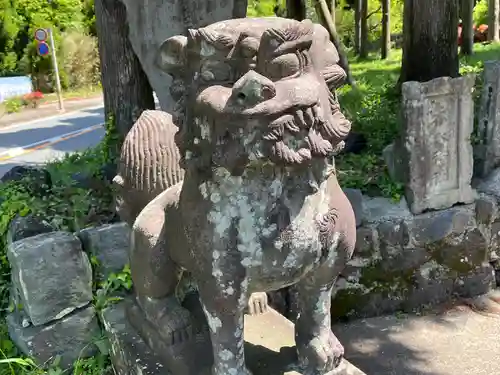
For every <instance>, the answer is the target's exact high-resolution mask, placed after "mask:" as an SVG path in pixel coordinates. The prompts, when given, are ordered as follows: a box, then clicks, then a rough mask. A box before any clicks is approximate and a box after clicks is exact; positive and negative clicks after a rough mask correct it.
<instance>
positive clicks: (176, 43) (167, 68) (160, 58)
mask: <svg viewBox="0 0 500 375" xmlns="http://www.w3.org/2000/svg"><path fill="white" fill-rule="evenodd" d="M186 46H187V38H186V37H185V36H182V35H176V36H173V37H171V38H168V39H167V40H165V41H164V42H163V43H162V44H161V45H160V48H159V50H158V55H157V58H156V65H157V66H158V67H159V68H160V69H161V70H162V71H164V72H166V73H169V74H172V73H175V72H176V71H178V70H179V69H182V68H184V67H185V65H186Z"/></svg>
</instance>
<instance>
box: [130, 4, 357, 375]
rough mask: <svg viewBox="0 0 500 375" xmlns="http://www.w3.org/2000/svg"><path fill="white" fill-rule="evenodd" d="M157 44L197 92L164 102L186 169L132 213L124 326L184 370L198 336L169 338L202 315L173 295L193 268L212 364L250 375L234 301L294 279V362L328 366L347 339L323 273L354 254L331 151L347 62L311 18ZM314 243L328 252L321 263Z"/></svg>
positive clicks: (206, 31)
mask: <svg viewBox="0 0 500 375" xmlns="http://www.w3.org/2000/svg"><path fill="white" fill-rule="evenodd" d="M198 3H199V2H198ZM214 3H215V2H214ZM228 3H229V2H228ZM189 4H193V2H186V5H189ZM127 6H128V7H129V5H127ZM139 13H140V12H139ZM131 23H134V22H133V21H131ZM183 34H184V33H183ZM159 55H160V57H161V58H160V65H161V67H162V68H163V69H164V70H165V71H166V72H168V73H170V74H172V76H174V77H175V79H177V80H178V83H181V81H182V83H181V85H179V88H180V90H179V91H182V90H183V88H182V87H183V86H184V87H186V88H188V89H189V90H190V91H189V92H193V93H195V95H194V96H190V95H188V96H184V95H181V96H180V97H179V99H180V100H179V102H178V103H177V105H178V109H179V110H178V111H177V112H176V113H173V114H172V119H173V121H174V124H175V125H177V126H178V127H179V131H178V132H177V133H176V137H175V141H176V144H177V146H178V148H179V151H180V155H181V163H182V165H183V167H184V169H185V171H186V173H185V175H184V179H183V181H182V183H178V184H176V185H175V186H173V187H171V188H169V189H167V190H165V191H162V192H161V193H160V194H159V195H158V196H157V197H156V198H155V199H154V200H152V201H151V202H149V203H148V205H147V206H146V207H145V208H144V209H143V210H142V212H141V213H140V214H139V216H137V219H136V220H135V222H134V226H133V231H132V239H131V244H132V246H131V257H130V259H131V262H130V264H131V274H132V278H133V281H134V291H135V293H136V296H137V299H136V300H137V304H138V309H139V306H140V310H137V309H135V310H132V309H131V310H130V312H129V320H130V322H131V324H132V325H133V326H134V327H135V328H136V329H137V330H138V331H139V330H140V335H141V337H142V338H143V339H144V340H145V341H146V342H147V343H148V345H149V346H151V347H152V350H153V351H154V352H156V353H159V354H160V355H161V356H165V358H166V360H165V363H166V364H167V365H168V367H169V369H170V368H171V367H172V366H175V367H176V368H177V369H178V370H176V371H179V372H180V370H181V369H182V370H183V371H182V373H183V374H189V373H190V371H191V370H190V367H191V366H193V364H195V362H199V361H200V358H201V356H199V355H197V351H198V349H197V348H196V345H195V347H193V346H192V345H194V344H193V343H190V349H187V348H184V349H179V351H178V349H176V348H172V346H173V345H172V342H177V341H178V339H179V338H180V339H181V340H182V339H183V338H186V336H188V333H189V332H190V327H191V326H192V324H193V321H195V322H197V321H198V320H199V319H192V320H191V319H190V314H188V312H187V311H186V309H185V308H183V307H182V306H180V305H179V301H178V300H177V299H176V298H175V297H176V296H175V292H176V288H175V286H176V285H177V282H178V281H179V280H178V272H177V270H178V269H179V268H183V269H185V270H187V271H188V272H189V273H190V274H192V275H193V276H194V277H195V278H196V282H197V286H198V290H199V293H200V299H201V303H202V305H203V308H204V310H205V313H206V316H207V318H208V321H209V323H210V328H211V332H212V333H213V334H212V335H211V339H212V343H211V344H212V345H211V346H212V350H213V353H214V357H213V359H214V363H213V366H212V367H213V368H212V374H213V375H227V374H228V373H235V374H246V373H248V370H247V369H246V368H245V364H244V361H243V359H244V351H243V350H242V348H243V337H242V335H241V334H242V328H243V327H242V322H243V319H242V316H243V312H244V309H245V308H246V306H244V305H247V303H242V301H244V302H246V301H245V299H246V296H248V294H249V292H250V291H259V290H276V289H279V288H283V287H286V286H289V285H292V284H295V283H297V284H300V288H299V287H298V288H297V289H298V290H299V293H298V294H297V295H298V298H299V299H300V301H299V302H300V303H299V304H298V306H299V309H300V317H301V318H299V320H298V321H297V324H298V326H299V328H298V329H297V332H296V342H297V350H298V351H299V353H300V355H299V357H300V359H301V362H302V365H304V366H305V367H307V372H308V373H311V374H312V373H319V372H326V371H327V370H328V371H333V370H334V369H335V368H336V365H337V363H338V362H340V360H341V357H342V355H343V348H342V345H341V344H340V343H339V342H338V341H337V340H335V338H334V335H333V333H332V332H331V331H330V328H329V326H330V324H329V321H330V317H329V313H330V311H329V308H323V309H318V306H328V305H329V303H330V292H331V290H330V288H328V290H325V289H324V286H325V283H326V282H327V280H331V283H329V284H328V285H332V284H333V281H334V280H335V279H336V278H337V277H338V273H339V272H340V269H341V268H342V264H344V265H345V263H346V262H347V261H348V259H349V258H350V257H351V256H352V252H353V250H354V243H355V237H356V218H355V215H354V213H353V210H352V207H351V204H349V200H348V199H347V197H346V196H345V194H344V193H343V192H342V191H341V189H340V188H339V187H338V183H337V180H336V174H335V173H334V160H333V159H332V157H333V156H334V155H335V154H336V153H337V152H339V151H340V149H341V147H342V146H343V144H344V142H343V141H344V139H345V137H346V136H347V135H348V133H349V131H350V127H351V124H350V122H349V120H347V118H346V117H345V116H344V115H343V114H342V112H341V109H340V105H339V102H338V98H337V96H336V95H335V94H334V93H333V92H334V90H335V89H337V88H338V87H339V86H341V85H342V84H343V82H344V79H345V72H344V71H343V69H342V68H341V67H340V66H339V65H338V60H339V57H338V52H337V50H336V49H335V46H334V44H332V43H331V42H330V40H329V36H328V32H327V30H326V29H325V28H324V27H322V26H320V25H314V24H313V23H312V22H310V21H307V20H305V21H304V22H298V21H295V20H291V19H284V18H275V17H272V18H245V19H232V20H227V21H223V22H220V23H216V24H212V25H209V26H207V27H203V28H200V29H197V30H189V33H188V35H187V37H186V36H185V35H177V36H174V37H171V38H168V39H167V40H166V41H165V42H164V43H162V44H161V46H160V51H159ZM254 62H255V63H254ZM199 63H201V65H200V64H199ZM255 64H256V65H255ZM200 67H201V68H200ZM256 67H257V68H256ZM200 69H201V70H200ZM236 72H238V73H237V74H238V77H236V76H235V75H234V74H235V73H236ZM292 72H293V74H292ZM313 72H314V74H312V73H313ZM222 81H224V82H226V83H227V84H224V85H221V84H220V82H222ZM197 87H198V88H199V89H198V88H197ZM183 100H185V102H183ZM257 128H258V129H267V130H266V131H265V132H263V133H261V132H257V133H256V132H255V131H256V129H257ZM302 130H303V131H302ZM306 134H308V136H306ZM304 137H307V139H306V138H304ZM138 141H139V140H138ZM137 145H139V144H137ZM269 161H271V163H269ZM283 166H284V167H285V168H283ZM155 177H156V176H155ZM201 182H203V183H201ZM340 223H342V224H340ZM232 239H234V241H233V240H232ZM236 239H237V240H236ZM318 240H319V241H318ZM325 250H326V251H325ZM319 253H322V254H325V256H326V258H327V259H330V258H331V262H330V261H327V262H325V263H324V264H325V265H327V267H326V268H325V269H324V271H322V272H321V273H316V272H314V269H315V267H319V263H318V262H317V261H316V260H315V259H317V256H318V254H319ZM304 267H305V268H304ZM304 269H310V273H309V274H308V276H309V275H310V277H309V278H308V279H307V281H306V280H302V276H304V277H306V274H304V273H303V270H304ZM247 275H255V277H248V276H247ZM320 275H324V276H321V277H319V276H320ZM247 282H248V283H247ZM250 299H252V298H250ZM165 304H166V305H165ZM164 306H167V307H168V308H164ZM136 311H137V313H136ZM313 311H314V312H313ZM201 315H205V314H201ZM191 317H192V314H191ZM148 325H149V327H148ZM155 335H156V336H158V337H156V338H154V336H155ZM311 337H314V340H313V341H311ZM187 341H189V340H187ZM152 343H155V345H154V347H153V345H152ZM313 343H314V344H313ZM178 345H182V343H179V344H178ZM176 346H177V345H176ZM322 347H328V348H329V350H328V351H327V352H326V353H325V352H324V351H323V350H322ZM204 350H206V348H204ZM181 353H182V354H181ZM193 355H194V356H195V359H194V360H192V357H193ZM168 356H170V359H169V358H168ZM173 372H174V371H173ZM197 373H198V372H197Z"/></svg>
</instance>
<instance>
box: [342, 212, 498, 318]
mask: <svg viewBox="0 0 500 375" xmlns="http://www.w3.org/2000/svg"><path fill="white" fill-rule="evenodd" d="M476 215H477V210H476V209H475V207H474V205H468V206H461V207H453V208H450V209H447V210H443V211H437V212H431V213H427V214H421V215H417V216H414V217H411V218H406V219H403V220H392V221H381V222H380V221H379V220H376V219H375V220H374V221H379V223H378V224H376V225H372V226H363V227H361V228H358V231H357V232H358V233H357V244H356V251H355V255H354V257H353V259H352V260H351V261H350V262H349V263H348V266H347V268H346V270H345V271H344V272H343V274H342V278H340V279H339V280H338V282H337V285H336V286H337V291H336V294H335V295H334V297H333V304H332V315H333V317H334V318H350V317H367V316H375V315H380V314H385V313H393V312H394V311H396V310H401V309H403V310H406V311H412V310H414V309H419V308H422V307H424V306H427V305H430V304H436V303H440V302H444V301H447V300H449V299H451V298H452V297H454V296H456V295H460V296H475V295H478V294H482V293H486V292H488V291H489V290H491V288H493V286H494V278H495V276H494V272H493V267H492V265H490V264H488V262H491V255H490V253H491V247H490V246H489V235H488V233H489V232H488V231H487V230H480V228H479V227H478V226H477V223H476ZM381 216H382V217H383V216H384V214H381ZM486 216H487V217H488V215H486ZM495 223H496V222H494V223H493V225H492V227H491V228H492V231H491V232H494V231H495V230H497V231H500V224H498V229H495V228H496V224H495ZM499 223H500V221H499ZM481 225H482V226H485V224H481ZM486 227H488V228H490V227H489V225H486ZM499 236H500V235H499ZM493 240H495V241H496V240H497V238H496V237H493ZM499 241H500V240H499ZM492 243H493V242H492Z"/></svg>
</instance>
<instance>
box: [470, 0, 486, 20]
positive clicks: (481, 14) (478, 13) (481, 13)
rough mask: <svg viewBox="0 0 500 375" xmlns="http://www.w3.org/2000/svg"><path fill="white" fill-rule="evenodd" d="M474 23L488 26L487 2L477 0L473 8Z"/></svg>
mask: <svg viewBox="0 0 500 375" xmlns="http://www.w3.org/2000/svg"><path fill="white" fill-rule="evenodd" d="M473 17H474V23H475V24H476V25H480V24H488V0H479V1H478V2H477V4H476V6H475V7H474V15H473Z"/></svg>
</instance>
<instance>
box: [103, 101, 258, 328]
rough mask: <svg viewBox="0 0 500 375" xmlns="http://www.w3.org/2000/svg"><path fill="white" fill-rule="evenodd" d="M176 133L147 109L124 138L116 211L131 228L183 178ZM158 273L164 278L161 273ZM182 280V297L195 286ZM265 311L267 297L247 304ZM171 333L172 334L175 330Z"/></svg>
mask: <svg viewBox="0 0 500 375" xmlns="http://www.w3.org/2000/svg"><path fill="white" fill-rule="evenodd" d="M177 130H178V128H177V126H175V125H174V123H173V121H172V116H171V115H170V114H168V113H166V112H163V111H152V110H147V111H144V112H143V113H142V114H141V116H140V117H139V119H137V121H136V122H135V124H134V125H133V127H132V128H131V129H130V131H129V133H128V134H127V136H126V137H125V140H124V142H123V145H122V149H121V153H120V159H119V164H118V173H117V175H116V176H115V178H114V179H113V183H114V185H115V188H116V191H115V201H116V211H117V213H118V214H119V216H120V218H121V219H122V220H124V221H125V222H127V223H128V224H129V225H130V227H132V226H133V224H134V221H135V219H136V218H137V216H138V215H139V213H140V212H141V211H142V210H143V209H144V207H146V205H147V204H148V203H150V202H151V201H152V200H153V199H154V198H155V197H157V196H158V195H159V194H160V193H161V192H163V191H165V190H167V189H168V188H169V187H171V186H174V185H175V184H177V183H179V182H181V181H182V179H183V177H184V170H183V169H182V168H181V166H180V154H179V150H178V148H177V145H176V144H175V141H174V138H175V134H176V132H177ZM155 207H157V206H155ZM157 209H158V213H157V215H158V216H159V217H161V216H162V215H163V210H164V208H163V207H162V206H158V207H157ZM150 235H151V240H150V243H155V241H156V240H157V238H158V237H159V235H160V232H158V233H155V232H151V233H150ZM146 253H147V251H146ZM160 264H161V262H160ZM159 272H160V275H159V278H161V270H160V271H159ZM182 281H183V282H182V283H181V284H180V285H179V289H178V292H179V293H178V294H179V295H180V296H181V297H182V296H184V295H185V294H186V293H188V292H190V291H192V290H194V289H195V287H196V286H195V285H194V284H193V283H192V280H191V278H189V277H187V275H186V276H185V277H184V278H183V280H182ZM158 305H159V303H156V304H155V306H154V312H155V313H156V314H151V315H156V317H158V316H162V315H161V314H162V313H159V312H158V311H157V308H158ZM162 308H163V307H162ZM266 309H267V296H266V294H265V293H254V294H253V295H252V298H250V301H249V304H248V310H249V312H250V313H252V314H257V313H262V312H264V311H265V310H266ZM168 332H169V334H170V333H171V332H172V331H170V330H169V331H168Z"/></svg>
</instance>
